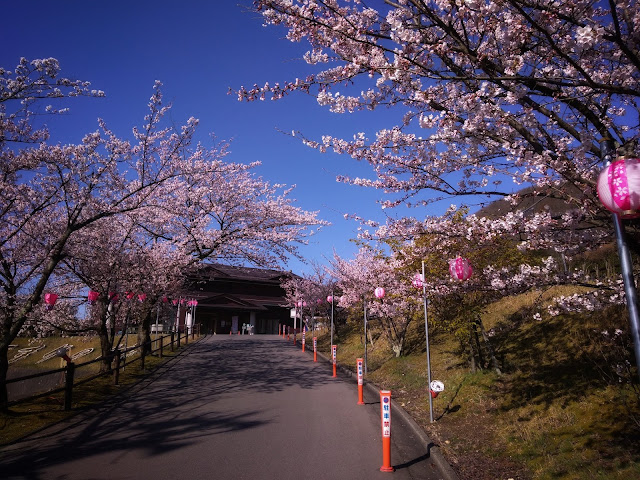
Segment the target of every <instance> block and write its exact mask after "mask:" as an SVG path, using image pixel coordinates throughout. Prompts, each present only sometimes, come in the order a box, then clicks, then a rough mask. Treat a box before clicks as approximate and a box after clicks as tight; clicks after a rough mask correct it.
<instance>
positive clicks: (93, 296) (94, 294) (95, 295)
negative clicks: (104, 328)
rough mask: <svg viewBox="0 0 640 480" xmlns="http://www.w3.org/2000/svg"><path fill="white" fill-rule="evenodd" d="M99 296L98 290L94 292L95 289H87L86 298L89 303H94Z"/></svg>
mask: <svg viewBox="0 0 640 480" xmlns="http://www.w3.org/2000/svg"><path fill="white" fill-rule="evenodd" d="M99 296H100V292H96V291H95V290H89V293H87V299H88V300H89V305H93V304H94V303H96V300H98V297H99Z"/></svg>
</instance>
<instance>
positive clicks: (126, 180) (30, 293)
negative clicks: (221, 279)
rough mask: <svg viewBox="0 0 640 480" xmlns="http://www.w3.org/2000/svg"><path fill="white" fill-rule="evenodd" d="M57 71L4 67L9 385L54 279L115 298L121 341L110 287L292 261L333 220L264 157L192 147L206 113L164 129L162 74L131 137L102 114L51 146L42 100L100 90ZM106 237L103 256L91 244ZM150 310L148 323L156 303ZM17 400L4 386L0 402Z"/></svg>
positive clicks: (156, 290)
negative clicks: (257, 170)
mask: <svg viewBox="0 0 640 480" xmlns="http://www.w3.org/2000/svg"><path fill="white" fill-rule="evenodd" d="M58 74H59V67H58V65H57V62H55V61H53V60H48V61H34V62H32V63H30V64H29V63H28V62H26V61H23V62H21V64H20V65H19V67H18V68H17V69H16V71H15V72H14V73H12V72H7V71H5V70H2V71H0V78H1V79H2V82H1V83H0V99H2V103H0V106H1V108H2V110H0V120H1V123H0V127H1V128H2V129H1V130H0V141H1V144H0V148H1V149H0V154H1V155H2V164H1V165H2V176H1V177H0V182H1V183H0V195H1V198H2V201H1V203H0V205H2V207H1V210H0V215H1V217H0V286H1V287H2V288H1V290H0V312H1V315H0V320H1V322H2V325H1V329H0V382H3V381H4V380H5V379H6V373H7V369H8V361H7V352H8V347H9V344H10V342H11V341H12V340H13V339H14V338H15V337H16V336H17V335H18V333H19V332H20V330H21V329H22V327H23V326H24V324H25V322H26V321H27V320H28V319H30V318H33V315H32V314H33V312H34V310H35V309H37V308H38V305H39V303H40V300H41V298H42V296H43V294H44V292H45V289H46V288H47V286H48V285H53V283H54V282H59V281H61V280H64V279H65V278H69V277H68V275H70V274H71V273H73V274H74V275H75V277H76V279H78V280H84V287H86V288H99V289H100V292H101V293H102V294H103V299H105V298H106V299H105V300H104V301H103V302H102V303H101V304H100V305H101V306H102V311H101V312H100V313H98V318H99V325H98V328H99V331H100V332H101V333H103V334H104V336H105V338H103V343H104V345H103V349H106V348H108V343H111V344H112V343H113V339H112V338H111V340H109V337H108V334H107V333H106V331H105V329H106V322H107V321H108V320H109V319H111V320H112V323H111V328H113V326H114V325H115V318H116V317H115V312H114V311H113V308H114V303H115V302H114V301H109V298H108V297H104V295H105V294H107V295H108V294H109V292H110V291H111V290H110V289H111V287H114V288H118V289H120V288H125V289H128V290H129V291H135V292H143V290H142V289H143V288H146V289H148V290H147V291H148V292H149V293H148V295H149V297H150V300H152V301H156V300H157V299H158V298H159V296H160V294H161V292H162V291H163V290H165V289H166V288H167V286H168V285H170V284H171V283H172V282H175V276H176V275H177V274H179V273H180V271H181V267H182V266H184V265H185V264H188V263H189V262H194V261H200V260H207V259H216V260H220V259H226V260H229V261H236V262H239V261H241V260H243V261H248V262H253V263H263V264H268V263H276V262H282V261H284V260H285V259H286V258H287V255H295V254H297V249H296V244H297V243H301V242H305V241H306V236H307V235H310V234H312V233H313V230H312V227H313V226H320V225H323V224H324V223H325V222H322V221H321V220H319V219H317V217H316V214H315V213H311V212H306V211H304V210H302V209H300V208H298V207H296V206H295V205H293V200H292V199H291V198H290V193H291V189H283V186H282V185H270V184H268V183H267V182H264V181H262V180H261V179H259V178H255V177H254V176H253V175H251V171H250V170H251V168H253V167H255V166H256V164H252V165H249V166H245V165H240V164H231V163H228V162H224V161H223V158H224V156H225V155H226V151H220V150H216V149H215V148H214V149H209V150H207V149H205V148H204V147H203V146H201V145H197V146H193V145H192V143H193V142H192V139H193V134H194V132H195V129H196V126H197V124H198V121H197V120H196V119H194V118H190V119H188V120H187V122H186V123H185V124H184V125H183V126H182V127H181V128H179V129H176V128H175V127H174V126H172V125H167V126H165V125H164V124H163V117H164V115H165V114H166V112H167V111H168V109H169V108H170V106H168V105H164V104H163V102H162V94H161V91H160V84H159V83H156V85H155V88H154V93H153V95H152V97H151V99H150V101H149V114H148V115H147V116H146V117H145V121H144V124H143V125H142V126H141V127H134V128H133V134H132V140H128V139H122V138H119V137H117V136H116V135H115V134H114V133H113V132H112V131H111V130H110V129H109V128H108V126H107V125H106V123H105V122H103V121H102V120H99V122H98V123H99V128H98V129H97V130H96V131H94V132H92V133H89V134H87V135H85V136H84V138H83V139H82V142H81V143H80V144H78V145H54V144H50V143H48V141H47V140H48V134H47V131H46V129H45V128H36V121H35V113H33V111H35V107H36V106H37V105H38V103H37V101H38V100H42V99H43V98H47V97H54V98H57V97H65V96H67V97H68V96H72V95H79V94H85V95H99V92H93V91H90V90H88V85H86V84H84V83H81V82H72V81H69V80H64V79H62V80H60V79H58ZM14 104H16V105H17V106H16V107H15V108H14V107H13V106H14ZM12 108H13V109H12ZM49 110H51V111H52V112H55V109H49ZM25 145H26V146H25ZM105 232H106V233H105ZM105 241H106V242H108V243H110V244H109V245H107V246H106V247H105V248H104V253H105V255H104V257H102V258H101V259H100V261H96V260H95V258H92V252H91V250H94V252H95V248H96V247H98V248H100V245H102V243H103V242H105ZM91 247H93V248H91ZM63 261H64V266H65V268H66V270H65V269H63V268H62V265H63V264H62V262H63ZM63 283H64V282H63ZM76 285H77V283H76ZM67 286H68V283H67ZM118 293H122V291H118ZM151 294H153V296H151ZM147 305H148V304H147ZM127 310H128V309H127ZM140 315H141V318H143V319H147V320H146V324H148V323H149V322H148V318H149V309H148V308H147V309H146V310H144V309H143V311H142V312H141V314H140ZM144 322H145V320H143V324H144ZM3 384H4V383H3ZM6 401H7V395H6V389H5V388H3V389H2V390H0V405H3V406H6Z"/></svg>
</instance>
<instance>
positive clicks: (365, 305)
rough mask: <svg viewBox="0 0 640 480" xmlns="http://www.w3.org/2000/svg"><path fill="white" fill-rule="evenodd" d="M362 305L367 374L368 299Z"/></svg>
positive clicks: (364, 298) (364, 299) (365, 369)
mask: <svg viewBox="0 0 640 480" xmlns="http://www.w3.org/2000/svg"><path fill="white" fill-rule="evenodd" d="M362 305H363V307H364V373H365V375H366V374H367V298H366V297H363V299H362Z"/></svg>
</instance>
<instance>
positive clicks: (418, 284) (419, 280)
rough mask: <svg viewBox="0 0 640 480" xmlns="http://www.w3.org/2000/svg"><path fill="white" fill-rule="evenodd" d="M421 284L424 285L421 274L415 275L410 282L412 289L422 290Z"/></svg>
mask: <svg viewBox="0 0 640 480" xmlns="http://www.w3.org/2000/svg"><path fill="white" fill-rule="evenodd" d="M423 284H424V279H423V278H422V274H420V273H416V274H415V275H414V276H413V280H411V285H413V286H414V288H422V285H423Z"/></svg>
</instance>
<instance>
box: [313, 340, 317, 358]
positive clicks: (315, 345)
mask: <svg viewBox="0 0 640 480" xmlns="http://www.w3.org/2000/svg"><path fill="white" fill-rule="evenodd" d="M313 361H314V362H317V361H318V337H313Z"/></svg>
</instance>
